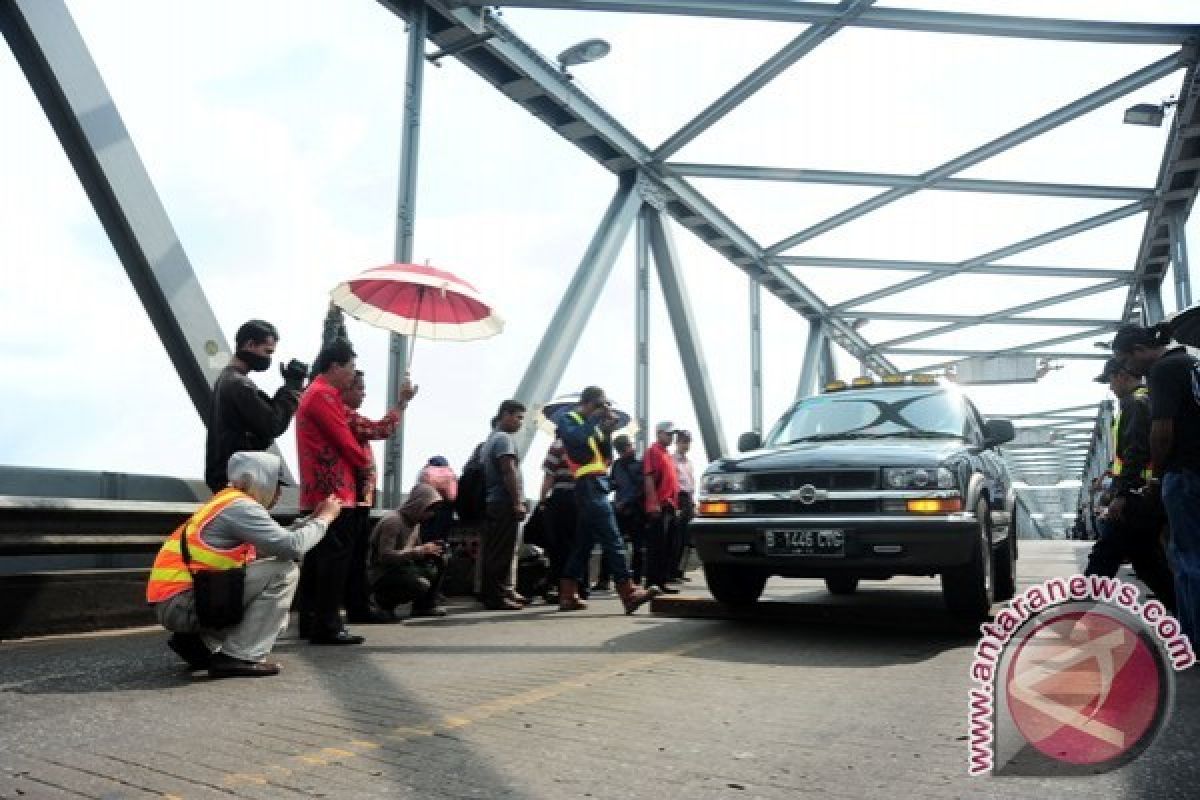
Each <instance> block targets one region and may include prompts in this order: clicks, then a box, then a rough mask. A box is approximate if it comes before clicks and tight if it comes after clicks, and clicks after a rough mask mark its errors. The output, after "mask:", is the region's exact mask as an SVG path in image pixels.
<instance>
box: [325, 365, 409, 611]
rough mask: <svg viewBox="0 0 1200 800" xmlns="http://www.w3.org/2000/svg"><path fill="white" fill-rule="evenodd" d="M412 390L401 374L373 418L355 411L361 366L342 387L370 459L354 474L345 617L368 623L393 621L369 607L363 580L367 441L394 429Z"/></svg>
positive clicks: (362, 394) (371, 473)
mask: <svg viewBox="0 0 1200 800" xmlns="http://www.w3.org/2000/svg"><path fill="white" fill-rule="evenodd" d="M416 394H417V387H416V386H413V383H412V381H411V380H409V378H408V376H407V375H405V376H404V380H403V381H402V382H401V384H400V391H399V394H398V395H397V397H396V405H395V407H394V408H390V409H388V411H387V413H386V414H384V415H383V417H382V418H381V419H379V420H373V419H370V418H368V417H364V416H363V415H362V414H360V413H358V410H359V409H360V408H362V404H363V400H365V399H366V397H367V382H366V378H365V376H364V375H363V372H362V370H355V372H354V381H353V382H352V383H351V384H350V388H348V389H344V390H343V391H342V401H343V402H344V403H345V404H346V409H347V412H348V413H347V420H346V422H347V424H349V426H350V433H352V434H353V435H354V440H355V441H357V442H358V445H359V447H361V448H362V449H363V451H364V452H365V453H366V454H367V457H368V458H370V460H371V464H370V466H368V467H367V468H366V469H364V470H362V471H360V472H358V473H357V474H356V475H355V494H356V495H357V498H358V502H357V504H356V505H355V512H356V513H357V515H358V522H357V530H356V531H355V534H354V550H353V553H352V554H351V556H350V568H349V569H348V570H347V571H346V619H347V621H349V622H354V623H368V624H369V623H383V622H395V621H396V618H395V617H394V616H393V615H392V613H391V611H386V612H385V611H384V610H383V609H378V608H372V607H371V600H370V598H371V589H370V586H369V585H368V583H367V538H368V537H369V536H370V535H371V524H370V521H371V520H370V514H371V507H372V506H374V505H375V488H376V485H377V482H378V471H377V469H376V466H375V456H374V454H373V453H372V452H371V442H373V441H382V440H384V439H387V438H388V437H389V436H391V435H392V434H393V433H395V432H396V428H398V427H400V420H401V419H402V418H403V416H404V410H405V409H407V408H408V404H409V402H410V401H411V400H412V399H413V397H414V396H416Z"/></svg>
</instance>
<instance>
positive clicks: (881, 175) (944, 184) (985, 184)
mask: <svg viewBox="0 0 1200 800" xmlns="http://www.w3.org/2000/svg"><path fill="white" fill-rule="evenodd" d="M667 167H668V168H669V169H671V170H673V171H674V172H675V174H677V175H682V176H683V177H685V178H723V179H730V180H749V181H780V182H787V183H820V184H829V185H835V186H878V187H883V188H900V187H916V188H918V189H934V190H937V191H942V192H983V193H987V194H1021V195H1037V196H1041V197H1083V198H1095V199H1102V200H1145V199H1147V198H1150V197H1153V196H1154V190H1153V189H1141V188H1137V187H1132V186H1092V185H1087V184H1074V183H1036V182H1031V181H1004V180H983V179H976V178H945V179H943V180H940V181H937V182H936V183H933V184H929V185H928V186H926V185H925V183H924V181H923V180H922V178H921V176H920V175H899V174H895V173H886V172H847V171H842V170H827V169H791V168H787V167H750V166H737V165H730V164H689V163H683V162H669V163H668V164H667Z"/></svg>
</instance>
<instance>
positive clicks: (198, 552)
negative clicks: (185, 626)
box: [146, 487, 254, 603]
mask: <svg viewBox="0 0 1200 800" xmlns="http://www.w3.org/2000/svg"><path fill="white" fill-rule="evenodd" d="M242 497H245V498H247V499H251V498H250V495H248V494H246V493H245V492H243V491H242V490H241V489H234V488H232V487H231V488H228V489H222V490H221V491H219V492H217V494H216V495H214V496H213V498H212V499H211V500H209V501H208V502H207V503H205V504H204V505H203V506H201V507H200V510H198V511H197V512H196V513H195V514H192V516H191V517H190V518H189V519H188V521H187V522H185V523H183V524H182V525H180V526H179V527H178V528H176V529H175V531H174V532H173V533H172V534H171V535H170V536H169V537H167V541H165V542H164V543H163V546H162V548H161V549H160V550H159V551H158V555H157V556H155V558H154V566H153V567H151V569H150V582H149V583H148V584H146V601H147V602H150V603H161V602H163V601H164V600H169V599H170V598H172V597H174V596H175V595H177V594H179V593H180V592H186V591H187V590H188V589H191V588H192V575H193V574H194V573H197V572H201V571H204V570H211V571H220V570H226V569H237V568H238V567H241V566H244V565H246V564H248V563H249V562H251V561H253V560H254V545H252V544H240V545H238V546H237V547H234V548H232V549H229V550H218V549H216V548H214V547H210V546H209V545H207V544H205V543H204V540H203V539H201V538H200V534H201V532H203V531H204V529H205V528H207V527H208V523H210V522H212V521H213V519H214V518H215V517H216V516H217V514H220V513H221V512H222V511H224V510H225V509H226V508H228V507H229V504H230V503H232V502H233V501H234V500H237V499H239V498H242ZM181 535H183V536H187V537H188V538H187V546H188V555H189V556H190V559H189V563H188V564H185V563H184V562H183V553H182V552H181V551H180V547H179V537H180V536H181ZM189 567H190V570H189Z"/></svg>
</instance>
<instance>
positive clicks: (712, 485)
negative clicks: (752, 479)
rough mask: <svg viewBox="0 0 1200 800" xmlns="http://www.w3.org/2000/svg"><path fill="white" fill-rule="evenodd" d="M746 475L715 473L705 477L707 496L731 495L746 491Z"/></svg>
mask: <svg viewBox="0 0 1200 800" xmlns="http://www.w3.org/2000/svg"><path fill="white" fill-rule="evenodd" d="M746 477H747V476H746V473H744V472H713V473H711V474H708V475H705V476H704V479H703V482H704V493H705V494H731V493H735V492H744V491H746Z"/></svg>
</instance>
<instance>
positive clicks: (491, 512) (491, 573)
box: [479, 503, 520, 606]
mask: <svg viewBox="0 0 1200 800" xmlns="http://www.w3.org/2000/svg"><path fill="white" fill-rule="evenodd" d="M487 521H488V524H487V528H486V529H485V530H484V533H483V547H482V549H481V552H480V554H479V558H480V583H479V599H480V601H481V602H482V603H483V604H484V605H485V606H493V605H499V604H500V603H502V602H503V601H504V600H505V597H506V595H507V594H508V590H509V589H511V588H512V561H513V553H514V552H516V549H517V528H518V527H519V526H520V523H519V522H518V520H517V517H516V515H514V514H513V509H512V505H510V504H509V503H488V506H487Z"/></svg>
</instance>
